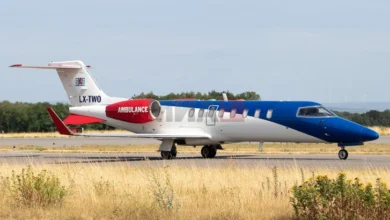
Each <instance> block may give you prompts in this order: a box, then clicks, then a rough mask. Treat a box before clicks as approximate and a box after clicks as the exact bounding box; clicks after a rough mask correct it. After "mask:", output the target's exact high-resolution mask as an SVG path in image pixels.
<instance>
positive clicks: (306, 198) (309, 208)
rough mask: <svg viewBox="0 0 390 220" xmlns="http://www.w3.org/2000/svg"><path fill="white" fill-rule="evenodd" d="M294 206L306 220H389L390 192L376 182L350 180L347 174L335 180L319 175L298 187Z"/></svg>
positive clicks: (294, 195)
mask: <svg viewBox="0 0 390 220" xmlns="http://www.w3.org/2000/svg"><path fill="white" fill-rule="evenodd" d="M292 193H293V195H292V197H291V203H292V205H293V207H294V210H295V214H296V216H297V217H298V218H303V219H390V192H389V190H388V189H387V186H386V184H385V183H382V182H381V180H380V179H377V181H376V186H375V188H374V187H373V186H372V184H371V183H368V184H367V185H363V184H362V183H361V182H360V180H359V179H358V178H355V180H354V181H352V180H347V179H346V175H345V174H344V173H340V174H339V175H338V177H337V178H336V179H330V178H328V177H327V176H317V177H316V178H311V179H310V180H308V181H306V182H304V183H303V184H302V185H300V186H297V185H295V186H294V187H293V189H292Z"/></svg>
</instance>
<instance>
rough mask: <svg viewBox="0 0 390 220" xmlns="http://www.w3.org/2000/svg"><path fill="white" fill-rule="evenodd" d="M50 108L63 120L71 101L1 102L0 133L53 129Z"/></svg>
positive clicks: (248, 96) (251, 95) (204, 96)
mask: <svg viewBox="0 0 390 220" xmlns="http://www.w3.org/2000/svg"><path fill="white" fill-rule="evenodd" d="M222 93H223V92H217V91H215V90H213V91H210V92H207V93H200V92H197V93H195V92H182V93H170V94H168V95H164V96H159V95H156V94H154V93H153V92H149V93H141V94H138V95H134V96H133V97H132V98H134V99H137V98H151V99H156V100H171V99H181V98H184V99H200V100H209V99H216V100H220V99H222ZM225 93H226V94H227V97H228V98H229V99H231V100H237V99H245V100H259V99H260V95H259V94H257V93H256V92H251V91H249V92H243V93H239V94H233V93H231V92H229V91H227V92H225ZM48 107H51V108H53V110H54V111H55V112H56V113H57V115H58V116H59V117H60V118H62V119H64V118H66V117H67V116H68V115H69V107H70V105H69V104H65V103H56V104H51V103H49V102H38V103H25V102H15V103H11V102H9V101H2V102H0V132H4V133H9V132H50V131H55V130H56V129H55V126H54V124H53V122H52V120H51V119H50V117H49V114H48V112H47V110H46V109H47V108H48ZM83 128H84V129H94V130H105V129H113V128H112V127H110V126H106V125H103V124H91V125H83Z"/></svg>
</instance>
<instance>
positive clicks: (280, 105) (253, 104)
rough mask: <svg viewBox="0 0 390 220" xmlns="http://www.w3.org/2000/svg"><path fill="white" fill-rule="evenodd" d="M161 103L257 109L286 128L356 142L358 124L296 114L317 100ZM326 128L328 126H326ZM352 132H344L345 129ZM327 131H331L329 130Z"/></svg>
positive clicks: (188, 106) (340, 119)
mask: <svg viewBox="0 0 390 220" xmlns="http://www.w3.org/2000/svg"><path fill="white" fill-rule="evenodd" d="M160 103H161V105H163V106H176V107H186V108H199V109H208V108H209V106H211V105H217V106H219V108H218V109H219V110H220V109H224V111H225V112H230V111H231V110H232V109H236V111H237V114H242V113H243V111H244V109H247V110H248V116H252V117H253V116H254V114H255V111H256V110H257V109H260V118H261V119H263V120H267V121H270V122H273V123H277V124H279V125H282V126H286V127H288V128H292V129H295V130H297V131H300V132H303V133H305V134H308V135H311V136H314V137H316V138H319V139H322V140H325V141H328V142H356V141H357V140H358V138H359V137H357V136H356V134H357V133H359V131H357V129H360V128H361V127H362V126H360V125H357V124H356V126H354V123H352V122H350V121H347V120H345V119H342V118H340V117H337V116H334V117H308V118H305V117H297V111H298V109H299V108H300V107H307V106H321V104H319V103H317V102H310V101H200V100H199V101H197V100H170V101H160ZM268 110H272V111H273V112H272V117H271V118H267V111H268ZM326 129H328V130H326ZM348 129H349V130H350V131H353V132H346V130H348ZM330 133H331V134H330Z"/></svg>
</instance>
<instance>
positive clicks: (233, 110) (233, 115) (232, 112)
mask: <svg viewBox="0 0 390 220" xmlns="http://www.w3.org/2000/svg"><path fill="white" fill-rule="evenodd" d="M236 112H237V109H235V108H234V109H232V110H231V111H230V118H234V117H236Z"/></svg>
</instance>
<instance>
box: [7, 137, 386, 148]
mask: <svg viewBox="0 0 390 220" xmlns="http://www.w3.org/2000/svg"><path fill="white" fill-rule="evenodd" d="M159 143H160V141H158V140H154V139H146V138H131V139H130V138H101V137H65V138H0V146H19V145H34V146H41V147H50V146H61V147H64V146H65V147H66V146H81V145H87V144H89V145H130V144H159ZM370 143H375V144H390V136H383V137H380V138H379V139H378V140H376V141H373V142H370Z"/></svg>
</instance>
